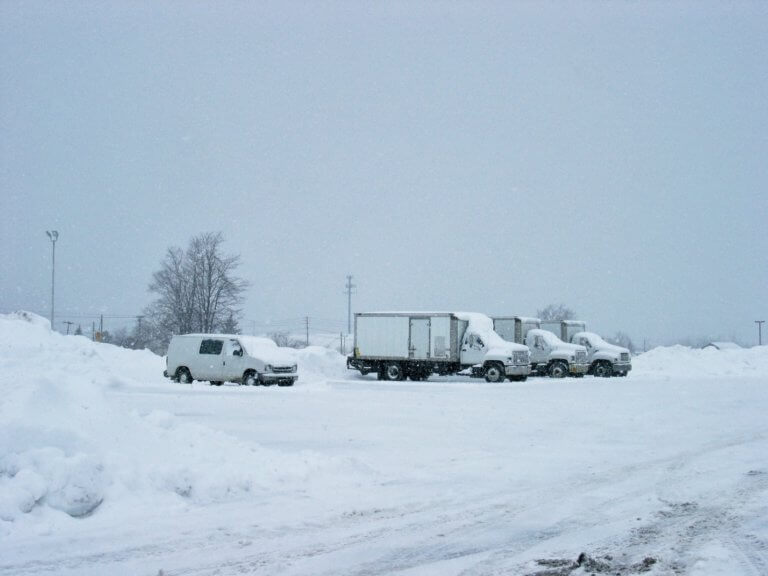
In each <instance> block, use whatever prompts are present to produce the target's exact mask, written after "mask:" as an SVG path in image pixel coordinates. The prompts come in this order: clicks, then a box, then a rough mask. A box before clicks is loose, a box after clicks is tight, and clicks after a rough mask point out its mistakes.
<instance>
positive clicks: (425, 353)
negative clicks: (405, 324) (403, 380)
mask: <svg viewBox="0 0 768 576" xmlns="http://www.w3.org/2000/svg"><path fill="white" fill-rule="evenodd" d="M410 338H411V341H410V345H409V346H408V357H409V358H414V359H416V360H425V359H427V358H429V318H411V336H410Z"/></svg>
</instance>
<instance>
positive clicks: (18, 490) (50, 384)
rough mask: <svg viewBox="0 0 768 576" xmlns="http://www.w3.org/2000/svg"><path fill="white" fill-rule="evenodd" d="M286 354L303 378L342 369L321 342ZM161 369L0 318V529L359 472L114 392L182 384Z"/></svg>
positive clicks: (17, 317) (40, 322) (143, 357)
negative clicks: (114, 506)
mask: <svg viewBox="0 0 768 576" xmlns="http://www.w3.org/2000/svg"><path fill="white" fill-rule="evenodd" d="M285 353H286V354H287V355H289V356H290V357H291V358H292V359H294V361H295V362H297V363H298V364H299V370H300V378H301V380H300V382H301V383H304V384H310V385H311V384H317V382H318V380H319V379H323V378H327V377H332V376H339V375H341V374H343V373H344V359H343V357H342V356H340V355H339V354H337V353H335V352H333V351H330V350H327V349H325V348H319V347H313V348H307V349H304V350H287V351H285ZM163 369H164V360H163V358H161V357H158V356H156V355H154V354H152V353H151V352H149V351H146V350H145V351H136V350H127V349H123V348H119V347H116V346H112V345H109V344H101V343H96V342H92V341H90V340H88V339H87V338H85V337H82V336H63V335H61V334H59V333H56V332H52V331H51V329H50V323H49V322H48V321H47V320H45V319H44V318H41V317H39V316H36V315H34V314H29V313H26V312H19V313H15V314H9V315H0V422H2V426H1V427H0V536H1V535H2V533H3V531H4V530H3V524H4V523H9V522H11V523H12V522H18V521H20V520H22V519H23V518H24V517H26V516H29V515H31V514H30V513H31V512H33V511H40V510H42V511H43V512H44V513H43V516H44V515H45V514H46V513H54V514H55V513H62V512H63V513H65V514H67V515H68V516H70V517H75V518H79V517H85V516H88V515H89V514H92V513H94V512H95V511H96V510H97V509H98V508H99V507H100V506H101V505H102V504H103V503H106V502H116V501H119V502H123V503H128V502H130V501H132V500H139V499H140V500H142V501H143V502H145V503H146V502H147V501H153V502H157V503H158V504H159V505H162V504H163V502H166V503H167V502H172V501H173V500H175V499H179V498H182V499H184V501H185V502H193V503H206V502H212V501H227V500H236V499H239V498H247V497H248V496H249V494H251V493H255V492H259V491H260V490H266V489H267V488H268V487H269V486H275V485H279V486H286V485H290V484H291V483H296V482H304V481H306V479H307V478H308V477H311V476H312V475H313V473H315V472H317V471H318V470H323V469H328V468H339V469H340V470H344V469H345V467H347V466H352V467H354V468H355V469H356V470H357V471H358V473H359V470H360V468H361V467H360V466H359V465H357V464H356V463H354V462H349V461H347V460H344V459H342V458H338V459H333V458H330V459H329V458H326V457H320V456H318V455H317V454H314V453H311V452H303V453H301V454H295V453H294V454H285V453H280V452H275V451H270V450H266V449H264V448H262V447H260V446H259V445H258V444H254V443H250V442H249V443H244V442H242V441H240V440H238V439H236V438H232V437H229V436H228V435H226V434H223V433H221V432H219V431H212V430H209V429H207V428H206V427H205V426H202V425H200V424H197V423H189V422H184V421H182V420H180V419H179V418H177V417H176V416H175V415H174V414H172V413H170V412H166V411H157V410H153V411H149V412H147V413H139V412H136V411H135V409H130V408H129V409H127V410H126V409H123V408H122V406H121V405H120V403H119V402H117V401H116V400H115V398H119V392H120V390H121V389H124V388H128V387H131V388H137V387H139V388H140V387H152V388H157V387H162V388H167V389H168V390H169V391H174V392H178V393H184V390H185V389H184V388H182V387H181V385H179V384H174V383H171V382H170V381H169V380H167V379H165V378H163V377H162V371H163ZM188 389H189V388H186V390H188ZM203 390H205V391H207V387H204V388H203ZM234 391H235V390H233V392H234ZM243 391H247V392H251V393H253V392H256V390H254V389H249V390H243ZM263 391H264V392H265V393H269V392H271V390H267V389H264V390H263ZM280 392H283V393H285V392H286V391H280ZM107 393H112V394H111V395H109V396H108V395H107ZM115 393H118V394H115ZM251 396H252V394H251ZM363 468H364V467H363ZM46 510H47V511H48V512H45V511H46ZM38 516H39V514H38ZM38 519H39V518H38ZM6 528H7V525H6Z"/></svg>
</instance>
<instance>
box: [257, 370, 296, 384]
mask: <svg viewBox="0 0 768 576" xmlns="http://www.w3.org/2000/svg"><path fill="white" fill-rule="evenodd" d="M298 379H299V375H298V374H297V373H296V372H292V373H290V374H288V373H277V374H275V373H272V372H268V373H266V372H265V373H262V374H259V382H261V383H262V384H263V385H264V386H272V385H274V384H277V385H278V386H293V383H294V382H296V380H298Z"/></svg>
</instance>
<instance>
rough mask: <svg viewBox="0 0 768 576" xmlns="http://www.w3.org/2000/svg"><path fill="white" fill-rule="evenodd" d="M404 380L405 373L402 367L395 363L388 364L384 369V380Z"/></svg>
mask: <svg viewBox="0 0 768 576" xmlns="http://www.w3.org/2000/svg"><path fill="white" fill-rule="evenodd" d="M404 378H405V373H404V372H403V367H402V366H401V365H400V364H398V363H397V362H390V363H389V364H387V365H386V367H385V368H384V379H385V380H403V379H404Z"/></svg>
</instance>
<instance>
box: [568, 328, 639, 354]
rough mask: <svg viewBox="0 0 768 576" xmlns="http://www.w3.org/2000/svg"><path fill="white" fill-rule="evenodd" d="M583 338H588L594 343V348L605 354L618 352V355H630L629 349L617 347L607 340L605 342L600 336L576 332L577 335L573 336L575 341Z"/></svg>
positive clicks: (592, 333)
mask: <svg viewBox="0 0 768 576" xmlns="http://www.w3.org/2000/svg"><path fill="white" fill-rule="evenodd" d="M582 336H583V337H585V338H588V339H589V341H590V342H591V343H592V346H594V347H595V348H598V349H600V350H601V351H604V352H608V351H612V352H617V353H621V352H626V353H629V349H628V348H623V347H622V346H616V345H615V344H611V343H610V342H606V341H605V340H603V338H602V337H601V336H600V335H599V334H595V333H594V332H576V334H574V335H573V336H572V338H573V339H574V340H576V339H577V338H580V337H582Z"/></svg>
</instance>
